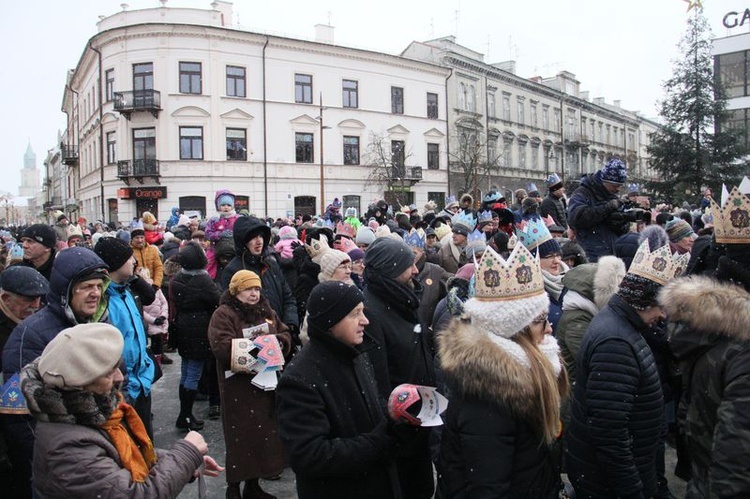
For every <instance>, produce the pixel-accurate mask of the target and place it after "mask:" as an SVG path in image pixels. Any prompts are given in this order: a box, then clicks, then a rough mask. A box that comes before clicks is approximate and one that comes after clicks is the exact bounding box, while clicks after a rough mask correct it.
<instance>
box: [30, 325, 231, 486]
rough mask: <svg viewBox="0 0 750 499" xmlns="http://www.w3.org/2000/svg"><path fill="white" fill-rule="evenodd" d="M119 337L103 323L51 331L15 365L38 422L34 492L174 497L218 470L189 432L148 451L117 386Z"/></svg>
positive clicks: (138, 422) (201, 443)
mask: <svg viewBox="0 0 750 499" xmlns="http://www.w3.org/2000/svg"><path fill="white" fill-rule="evenodd" d="M122 349H123V339H122V334H121V333H120V331H118V330H117V328H115V327H114V326H111V325H109V324H99V323H97V324H80V325H78V326H75V327H72V328H69V329H65V330H63V331H62V332H60V334H58V335H57V336H56V337H55V338H54V339H53V340H52V341H50V342H49V344H47V347H46V348H45V349H44V351H43V352H42V355H41V357H39V358H38V359H36V360H35V361H34V362H32V363H31V364H29V365H27V366H26V367H24V368H23V369H22V371H21V388H22V390H23V393H24V395H25V397H26V402H27V405H28V407H29V410H30V411H31V413H32V414H33V415H34V417H35V418H36V419H37V420H38V424H37V426H36V435H35V436H36V440H35V443H34V465H33V466H34V489H35V491H36V495H37V496H39V497H133V498H135V497H138V498H149V497H153V498H157V497H158V498H165V497H177V495H178V494H179V493H180V491H181V490H182V488H183V487H184V486H185V484H187V483H188V482H190V481H192V480H193V478H194V477H195V476H197V475H198V469H199V467H200V466H201V465H205V470H206V471H205V472H204V473H205V474H207V475H211V476H216V475H217V474H218V472H219V471H221V470H222V468H220V467H219V466H218V465H217V464H216V461H214V460H213V459H212V458H211V457H209V456H207V455H205V454H206V452H207V451H208V446H207V445H206V442H205V441H204V440H203V437H202V436H201V435H200V434H199V433H195V432H190V433H188V434H187V435H186V436H185V438H184V439H182V440H178V441H177V442H175V443H174V445H173V446H172V448H171V449H170V450H169V451H164V450H160V449H154V446H153V444H152V443H151V440H150V439H149V438H148V435H147V434H146V429H145V428H144V426H143V422H142V421H141V419H140V418H139V417H138V414H137V413H136V412H135V409H133V408H132V407H131V406H129V405H128V404H126V403H125V402H124V401H123V398H122V395H121V394H120V391H119V386H120V383H121V382H122V380H123V376H122V373H121V371H120V368H119V365H120V358H121V356H122Z"/></svg>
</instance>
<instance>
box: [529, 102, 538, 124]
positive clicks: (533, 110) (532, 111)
mask: <svg viewBox="0 0 750 499" xmlns="http://www.w3.org/2000/svg"><path fill="white" fill-rule="evenodd" d="M529 115H530V118H531V126H532V127H534V128H536V127H537V126H538V123H537V117H536V104H535V103H533V102H532V103H531V105H530V109H529Z"/></svg>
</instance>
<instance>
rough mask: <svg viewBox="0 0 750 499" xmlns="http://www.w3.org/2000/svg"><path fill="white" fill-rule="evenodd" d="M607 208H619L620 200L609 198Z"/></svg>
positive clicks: (610, 209) (615, 209)
mask: <svg viewBox="0 0 750 499" xmlns="http://www.w3.org/2000/svg"><path fill="white" fill-rule="evenodd" d="M607 209H608V210H609V211H617V210H619V209H620V200H619V199H610V200H609V201H607Z"/></svg>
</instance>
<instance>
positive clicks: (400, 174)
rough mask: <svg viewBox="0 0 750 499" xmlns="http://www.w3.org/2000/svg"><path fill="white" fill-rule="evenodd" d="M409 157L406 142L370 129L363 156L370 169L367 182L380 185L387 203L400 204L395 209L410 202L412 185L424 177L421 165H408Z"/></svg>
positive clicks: (364, 163) (365, 164)
mask: <svg viewBox="0 0 750 499" xmlns="http://www.w3.org/2000/svg"><path fill="white" fill-rule="evenodd" d="M410 157H411V153H410V152H407V151H406V143H405V141H402V140H391V139H390V138H389V137H388V136H387V135H385V134H378V133H375V132H370V141H369V142H368V144H367V147H366V149H365V151H364V154H363V155H362V164H363V165H364V166H366V167H368V168H369V170H370V171H369V173H368V176H367V181H366V182H365V185H367V186H370V185H377V186H380V187H381V188H382V189H383V193H384V197H385V199H386V202H388V203H389V204H391V205H394V204H398V206H397V207H396V209H398V207H401V206H404V205H406V204H408V202H409V194H410V189H409V188H410V187H411V186H412V185H414V184H415V183H416V182H418V181H419V180H421V179H422V169H421V168H420V167H407V166H406V163H407V160H408V159H409V158H410Z"/></svg>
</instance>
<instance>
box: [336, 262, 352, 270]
mask: <svg viewBox="0 0 750 499" xmlns="http://www.w3.org/2000/svg"><path fill="white" fill-rule="evenodd" d="M338 268H340V269H349V270H351V268H352V264H351V262H346V263H339V265H338Z"/></svg>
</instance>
